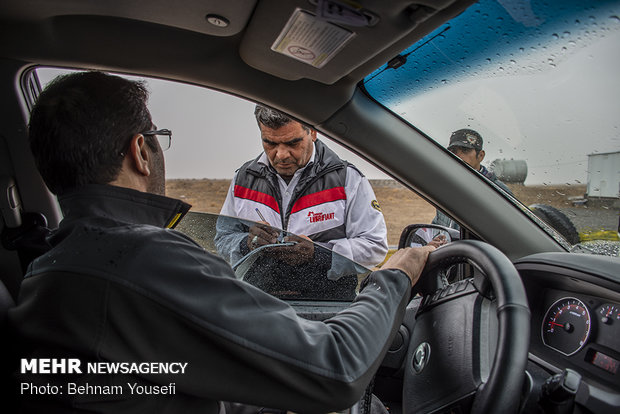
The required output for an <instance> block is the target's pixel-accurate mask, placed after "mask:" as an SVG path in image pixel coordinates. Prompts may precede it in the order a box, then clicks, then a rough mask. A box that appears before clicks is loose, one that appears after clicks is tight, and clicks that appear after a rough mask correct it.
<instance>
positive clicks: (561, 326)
mask: <svg viewBox="0 0 620 414" xmlns="http://www.w3.org/2000/svg"><path fill="white" fill-rule="evenodd" d="M551 325H555V326H559V327H560V328H564V325H560V324H559V323H555V322H551Z"/></svg>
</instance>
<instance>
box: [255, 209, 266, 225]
mask: <svg viewBox="0 0 620 414" xmlns="http://www.w3.org/2000/svg"><path fill="white" fill-rule="evenodd" d="M255 210H256V213H257V214H258V217H260V219H261V220H262V221H265V222H266V221H267V220H265V217H263V215H262V214H261V212H260V210H259V209H258V208H256V209H255Z"/></svg>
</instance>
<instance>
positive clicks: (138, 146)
mask: <svg viewBox="0 0 620 414" xmlns="http://www.w3.org/2000/svg"><path fill="white" fill-rule="evenodd" d="M147 147H148V144H147V143H146V138H144V135H142V134H136V135H134V137H133V138H132V139H131V144H130V146H129V154H128V155H129V158H130V161H131V164H132V165H133V167H134V168H135V169H136V171H137V172H138V173H140V174H142V175H144V176H146V177H148V176H149V175H151V170H150V169H149V160H150V157H151V153H150V152H149V149H148V148H147Z"/></svg>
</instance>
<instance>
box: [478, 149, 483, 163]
mask: <svg viewBox="0 0 620 414" xmlns="http://www.w3.org/2000/svg"><path fill="white" fill-rule="evenodd" d="M476 158H478V162H482V160H483V159H484V150H480V152H479V153H478V156H477V157H476Z"/></svg>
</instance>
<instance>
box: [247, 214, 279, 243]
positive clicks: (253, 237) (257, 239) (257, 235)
mask: <svg viewBox="0 0 620 414" xmlns="http://www.w3.org/2000/svg"><path fill="white" fill-rule="evenodd" d="M279 234H280V231H279V230H278V229H276V228H275V227H271V226H270V225H269V223H267V222H266V221H259V222H257V223H256V224H255V225H253V226H252V227H250V231H249V232H248V239H247V243H248V248H249V249H250V250H254V249H257V248H259V247H260V246H262V245H265V244H274V243H276V242H277V240H278V235H279Z"/></svg>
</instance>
